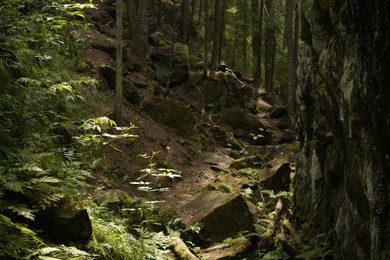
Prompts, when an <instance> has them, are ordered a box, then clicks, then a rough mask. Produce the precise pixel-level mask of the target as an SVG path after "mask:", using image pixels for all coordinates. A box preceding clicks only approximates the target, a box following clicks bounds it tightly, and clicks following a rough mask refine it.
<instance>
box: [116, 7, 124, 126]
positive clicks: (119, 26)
mask: <svg viewBox="0 0 390 260" xmlns="http://www.w3.org/2000/svg"><path fill="white" fill-rule="evenodd" d="M122 9H123V1H122V0H116V75H115V120H116V122H117V124H118V125H120V124H121V121H122V88H123V87H122V82H123V61H122V56H123V55H122V48H123V22H122Z"/></svg>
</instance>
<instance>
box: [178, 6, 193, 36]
mask: <svg viewBox="0 0 390 260" xmlns="http://www.w3.org/2000/svg"><path fill="white" fill-rule="evenodd" d="M190 19H191V17H190V1H189V0H182V1H181V26H180V36H181V40H182V41H183V42H184V43H188V42H189V40H190Z"/></svg>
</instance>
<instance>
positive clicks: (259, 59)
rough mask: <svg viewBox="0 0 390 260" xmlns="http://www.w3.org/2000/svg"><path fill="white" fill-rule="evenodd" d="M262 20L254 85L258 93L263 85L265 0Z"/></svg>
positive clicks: (262, 1) (262, 5) (261, 6)
mask: <svg viewBox="0 0 390 260" xmlns="http://www.w3.org/2000/svg"><path fill="white" fill-rule="evenodd" d="M259 15H260V18H259V28H258V29H259V41H258V44H259V46H258V49H257V51H258V53H257V54H256V56H257V57H256V73H255V75H254V82H253V85H254V87H255V89H256V91H257V90H258V89H259V88H260V85H261V74H262V73H261V64H262V54H263V45H262V42H263V17H264V0H261V1H260V14H259Z"/></svg>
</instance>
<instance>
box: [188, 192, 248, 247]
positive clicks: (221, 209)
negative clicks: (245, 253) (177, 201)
mask: <svg viewBox="0 0 390 260" xmlns="http://www.w3.org/2000/svg"><path fill="white" fill-rule="evenodd" d="M185 208H186V209H188V210H189V212H190V214H191V218H188V219H187V220H186V222H187V223H185V224H186V225H194V224H199V225H200V226H201V230H200V235H201V237H202V238H203V239H204V241H205V242H206V243H207V242H211V241H212V242H220V241H223V240H224V239H226V238H228V237H234V236H236V235H237V234H238V233H239V232H240V231H245V230H250V229H251V228H252V225H253V223H254V217H253V215H252V213H251V212H250V210H249V208H248V205H247V203H246V202H245V200H244V199H243V197H242V196H241V195H240V194H234V193H223V192H220V191H210V190H206V191H204V192H203V193H202V194H201V195H200V196H199V197H198V198H196V199H195V200H193V201H192V202H190V203H188V204H187V205H186V206H185ZM183 222H184V219H183Z"/></svg>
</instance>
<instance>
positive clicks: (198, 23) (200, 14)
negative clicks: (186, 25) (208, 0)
mask: <svg viewBox="0 0 390 260" xmlns="http://www.w3.org/2000/svg"><path fill="white" fill-rule="evenodd" d="M203 1H204V0H199V9H198V17H197V19H198V20H197V22H196V25H198V26H199V27H200V28H202V21H203V20H202V17H203V16H202V11H203V6H204V4H205V3H203ZM207 5H208V4H207ZM205 22H206V21H205Z"/></svg>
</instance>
